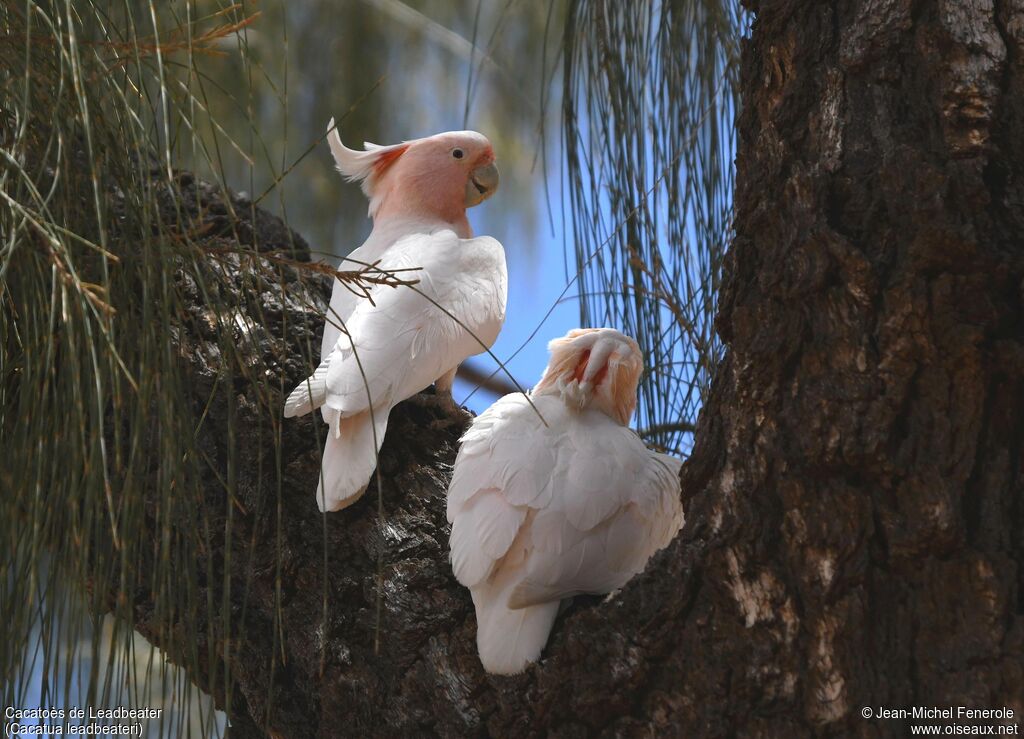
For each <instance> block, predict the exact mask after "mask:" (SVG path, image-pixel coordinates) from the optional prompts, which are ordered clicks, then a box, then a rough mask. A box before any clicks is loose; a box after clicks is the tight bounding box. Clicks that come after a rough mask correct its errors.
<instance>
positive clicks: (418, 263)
mask: <svg viewBox="0 0 1024 739" xmlns="http://www.w3.org/2000/svg"><path fill="white" fill-rule="evenodd" d="M333 125H334V121H333V120H332V121H331V122H330V124H328V130H330V129H331V128H333ZM328 142H329V144H330V148H331V153H332V154H333V155H334V160H335V162H336V164H337V167H338V170H339V171H340V172H341V173H342V174H343V175H345V176H346V177H347V178H348V179H349V180H354V181H360V182H361V183H362V188H363V192H364V193H365V194H366V196H367V197H368V198H369V200H370V216H371V217H372V218H373V231H372V233H371V234H370V236H369V238H368V239H367V240H366V242H365V243H364V244H363V245H362V246H360V247H359V248H358V249H356V250H355V251H353V252H352V253H351V254H349V256H348V257H347V258H346V261H347V262H348V264H346V263H345V261H343V263H342V265H341V269H359V268H361V267H362V266H364V265H367V264H372V263H375V262H376V263H377V268H378V269H380V270H382V271H385V272H394V271H396V270H409V269H415V270H417V271H414V272H404V271H403V272H398V274H397V275H396V276H397V277H399V278H402V279H416V280H418V281H419V282H418V283H417V284H416V285H415V286H414V287H407V286H399V287H389V286H385V285H377V286H375V287H374V288H372V289H371V291H370V296H369V299H367V298H365V297H360V296H357V295H355V294H354V293H353V292H352V291H350V290H349V289H347V288H346V287H345V286H344V285H342V284H340V283H335V285H334V292H333V294H332V296H331V304H330V309H329V311H328V315H327V321H326V325H325V326H324V337H323V343H322V346H321V363H320V366H319V367H317V369H316V371H315V372H314V373H313V374H312V375H311V376H310V377H309V378H308V379H307V380H306V381H304V382H302V383H301V384H300V385H299V386H298V387H297V388H295V390H294V391H292V393H291V395H289V396H288V399H287V400H286V401H285V412H284V415H285V416H286V417H291V416H298V415H303V414H305V413H309V412H310V411H311V410H313V409H315V408H320V409H321V413H322V414H323V418H324V420H325V421H326V422H327V424H328V425H329V427H330V430H329V433H328V437H327V441H326V443H325V445H324V453H323V462H322V465H321V475H320V484H319V486H318V489H317V503H318V505H319V506H320V509H321V510H322V511H336V510H340V509H342V508H345V507H346V506H349V505H351V504H352V503H354V502H355V501H357V500H358V499H359V497H360V496H361V495H362V493H363V491H364V490H365V489H366V486H367V484H368V483H369V481H370V478H371V476H372V474H373V470H374V468H375V467H376V465H377V452H378V451H379V450H380V446H381V443H382V442H383V440H384V433H385V431H386V429H387V423H388V414H389V413H390V411H391V408H392V407H393V406H394V405H396V404H397V403H399V402H400V401H402V400H405V399H406V398H408V397H410V396H411V395H414V394H415V393H417V392H419V391H421V390H423V389H424V388H426V387H427V386H429V385H430V384H431V383H434V384H435V386H436V387H437V389H438V391H440V392H442V393H450V392H451V386H452V381H453V379H454V377H455V371H456V369H458V366H459V364H460V363H461V362H462V361H463V360H464V359H466V358H467V357H469V356H470V355H473V354H479V353H480V352H482V351H486V349H488V348H489V347H490V346H491V344H493V343H494V340H495V339H496V338H497V336H498V331H499V330H500V329H501V326H502V323H503V322H504V320H505V298H506V290H507V276H506V270H505V252H504V250H503V249H502V247H501V244H499V243H498V242H497V241H496V240H495V239H492V238H490V237H488V236H480V237H477V238H472V231H471V230H470V227H469V222H468V221H467V220H466V208H469V207H472V206H474V205H477V204H478V203H480V202H482V201H483V200H485V199H486V198H488V197H489V196H490V195H491V194H492V193H493V192H494V191H495V189H496V188H497V186H498V170H497V168H496V167H495V165H494V152H493V150H492V149H491V145H490V143H489V142H488V141H487V139H486V138H485V137H484V136H482V135H481V134H479V133H476V132H474V131H454V132H449V133H441V134H437V135H436V136H430V137H429V138H424V139H416V140H415V141H407V142H404V143H402V144H397V145H395V146H377V145H375V144H370V143H367V144H364V147H365V151H353V150H352V149H349V148H347V147H345V146H344V145H343V144H342V143H341V139H340V137H339V136H338V134H337V131H333V132H332V133H331V134H330V135H329V136H328Z"/></svg>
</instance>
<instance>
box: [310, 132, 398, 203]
mask: <svg viewBox="0 0 1024 739" xmlns="http://www.w3.org/2000/svg"><path fill="white" fill-rule="evenodd" d="M331 129H334V130H331ZM327 130H328V131H330V133H329V134H327V143H328V144H329V145H330V147H331V155H332V156H333V157H334V164H335V166H337V168H338V171H339V172H341V174H343V175H344V176H345V179H347V180H348V181H349V182H359V183H360V185H361V186H362V188H363V193H364V194H365V195H366V197H367V198H369V199H370V215H373V214H374V213H375V212H376V211H377V207H379V205H380V202H379V200H380V198H379V195H378V194H377V185H378V183H380V181H381V180H382V179H383V178H384V175H386V174H387V172H388V170H389V169H390V168H391V166H392V165H393V164H394V163H395V162H396V161H398V158H399V157H400V156H402V154H404V153H405V152H406V151H407V150H408V149H409V147H410V146H411V145H412V143H411V142H409V141H403V142H402V143H400V144H393V145H391V146H379V145H378V144H372V143H370V142H369V141H364V142H363V148H364V149H365V151H356V150H355V149H349V148H348V147H347V146H345V144H343V143H342V142H341V136H339V135H338V129H337V128H334V119H333V118H331V120H330V122H329V123H328V124H327ZM375 201H377V202H375Z"/></svg>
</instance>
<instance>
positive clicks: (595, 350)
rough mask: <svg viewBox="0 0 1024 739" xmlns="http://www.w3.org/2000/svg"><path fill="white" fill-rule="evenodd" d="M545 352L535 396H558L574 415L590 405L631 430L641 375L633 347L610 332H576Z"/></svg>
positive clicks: (633, 343)
mask: <svg viewBox="0 0 1024 739" xmlns="http://www.w3.org/2000/svg"><path fill="white" fill-rule="evenodd" d="M548 351H550V352H551V361H550V362H548V366H547V368H546V369H545V370H544V376H543V377H541V380H540V382H539V383H538V384H537V387H536V388H535V389H534V391H533V392H534V394H536V395H541V394H555V393H557V394H560V395H561V396H562V399H563V400H564V401H565V403H566V404H567V405H569V406H570V407H572V408H576V409H577V410H583V409H584V408H586V407H587V406H589V405H590V404H591V403H593V404H594V405H595V406H596V407H597V408H598V409H600V410H602V411H604V412H605V413H606V414H607V415H609V416H611V417H612V418H614V419H615V420H617V421H618V422H619V423H621V424H622V425H623V426H626V425H628V424H629V419H630V417H631V416H632V415H633V411H634V410H635V409H636V386H637V383H638V382H639V380H640V374H641V373H642V372H643V369H644V366H643V359H642V358H641V354H640V346H639V345H638V344H637V343H636V341H634V340H633V339H632V338H630V337H629V336H626V335H625V334H623V333H620V332H619V331H616V330H615V329H611V328H578V329H573V330H572V331H570V332H569V333H568V334H566V335H565V336H564V337H563V338H561V339H554V340H553V341H551V342H550V343H549V344H548Z"/></svg>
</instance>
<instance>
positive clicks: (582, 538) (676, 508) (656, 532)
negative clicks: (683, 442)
mask: <svg viewBox="0 0 1024 739" xmlns="http://www.w3.org/2000/svg"><path fill="white" fill-rule="evenodd" d="M637 441H638V443H639V440H637ZM640 447H641V448H642V447H643V445H642V444H640ZM632 452H633V454H634V455H635V457H634V459H633V460H630V462H632V463H630V462H626V463H625V467H626V468H627V469H631V470H632V479H631V480H630V479H623V477H618V478H617V479H615V480H614V485H615V486H616V487H618V488H619V490H624V491H626V492H625V495H623V496H622V502H621V503H620V505H619V506H618V507H617V508H616V509H615V510H614V511H612V513H611V514H610V515H609V516H608V517H607V518H605V519H603V520H602V521H600V522H599V523H598V524H597V525H596V526H593V527H592V528H589V529H588V528H581V526H580V524H579V523H578V521H579V519H578V517H575V516H574V515H573V514H571V513H570V512H569V509H568V508H565V509H562V510H558V509H557V508H556V507H552V508H550V509H548V510H546V511H544V512H542V513H539V514H538V515H537V516H536V518H535V519H534V520H533V522H532V525H531V529H532V531H531V540H532V543H533V550H532V552H531V554H530V557H529V560H528V562H527V564H526V572H525V575H524V577H523V579H522V580H521V581H520V583H519V584H518V585H517V586H516V587H515V588H514V589H513V590H512V592H511V594H510V595H509V600H508V607H509V608H513V609H516V608H525V607H527V606H531V605H536V604H539V603H548V602H551V601H554V600H560V599H562V598H569V597H572V596H574V595H581V594H583V593H608V592H611V591H612V590H616V589H618V588H621V587H622V586H623V585H625V584H626V583H627V582H628V581H629V580H630V579H631V578H632V577H633V576H634V575H636V574H638V573H640V572H641V571H643V569H644V567H645V566H646V565H647V561H648V560H649V559H650V557H651V555H653V554H654V553H655V552H657V551H658V550H659V549H661V548H663V547H665V546H666V545H667V544H668V543H669V542H670V541H671V540H672V537H674V536H675V535H676V533H677V532H678V531H679V528H680V526H682V523H683V515H682V505H681V503H680V499H679V466H680V463H679V462H678V460H672V459H671V458H667V457H666V459H667V460H670V461H671V463H669V462H668V461H666V459H661V457H665V455H658V454H656V453H654V452H650V451H649V450H647V449H646V448H642V449H634V450H632ZM622 456H625V455H622ZM637 462H642V464H636V463H637ZM609 482H612V481H611V480H610V481H609ZM574 519H575V521H576V522H574Z"/></svg>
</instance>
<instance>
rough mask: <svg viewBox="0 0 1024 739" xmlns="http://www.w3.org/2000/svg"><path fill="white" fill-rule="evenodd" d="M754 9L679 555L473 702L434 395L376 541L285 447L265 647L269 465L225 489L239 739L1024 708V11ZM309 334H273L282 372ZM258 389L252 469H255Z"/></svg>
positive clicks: (835, 720)
mask: <svg viewBox="0 0 1024 739" xmlns="http://www.w3.org/2000/svg"><path fill="white" fill-rule="evenodd" d="M750 5H751V6H752V7H751V9H752V10H754V11H756V13H757V20H756V23H755V24H754V27H753V32H752V36H751V38H750V39H749V41H747V42H746V43H745V48H744V51H743V65H742V87H743V111H742V114H741V116H740V119H739V121H738V125H739V131H740V150H739V157H738V162H737V167H738V172H737V182H738V189H737V192H736V237H735V241H734V243H733V245H732V248H731V250H730V252H729V257H728V263H727V265H726V269H725V277H726V281H725V287H724V290H723V294H722V296H721V301H720V302H721V314H720V316H719V318H718V326H719V330H720V332H721V335H722V336H723V338H724V340H725V342H726V344H727V346H728V353H727V356H726V359H725V362H724V365H723V366H722V368H721V370H720V372H719V374H718V377H717V380H716V382H715V384H714V387H713V390H712V394H711V397H710V398H709V400H708V402H707V404H706V406H705V409H704V412H703V413H702V415H701V420H700V424H699V427H698V429H697V433H696V445H695V448H694V451H693V455H692V457H691V459H690V460H689V462H688V463H687V465H686V466H685V468H684V472H683V495H684V501H685V504H686V509H687V522H686V525H685V527H684V529H683V531H682V533H681V535H680V536H679V537H678V539H677V540H676V541H675V542H674V544H673V545H672V546H671V547H670V548H669V549H668V550H666V551H665V552H663V553H661V554H660V555H659V556H658V557H656V558H655V559H654V560H653V562H652V563H651V565H650V566H649V567H648V571H647V572H646V573H645V574H643V575H642V576H640V577H638V578H637V579H636V580H634V581H633V582H632V583H630V584H629V585H628V586H627V587H626V588H625V589H624V590H623V591H621V592H620V593H618V594H616V595H615V596H613V597H611V598H609V599H597V598H593V599H586V600H585V601H584V602H579V603H577V604H576V605H575V606H574V607H573V608H572V609H570V610H569V611H568V612H567V613H566V614H565V615H564V616H563V617H562V618H560V619H559V622H558V623H557V624H556V627H555V630H554V633H553V635H552V638H551V640H550V642H549V645H548V648H547V650H546V653H545V657H544V659H543V661H542V662H541V663H540V664H539V665H537V666H535V667H533V668H531V669H530V670H529V671H527V672H526V673H525V674H524V675H522V676H519V677H513V678H499V677H490V676H487V675H485V674H483V672H482V671H481V668H480V666H479V662H478V661H477V658H476V654H475V645H474V628H475V627H474V619H473V615H472V608H471V604H470V600H469V597H468V594H467V593H466V592H465V591H464V590H463V589H461V588H460V587H459V586H458V585H457V583H456V582H455V581H454V579H453V578H452V576H451V573H450V569H449V567H448V564H447V557H446V541H447V529H446V526H445V523H444V514H443V495H444V492H443V491H444V487H445V483H446V477H447V474H448V465H449V464H450V462H451V461H452V459H453V456H454V452H455V442H456V438H457V436H458V433H459V431H460V430H461V429H462V428H463V426H464V423H465V420H466V418H465V416H464V415H461V414H458V413H454V412H452V411H450V410H448V409H446V407H445V406H444V404H442V403H439V402H438V401H437V400H436V399H433V398H431V397H430V396H420V397H418V398H416V399H413V400H412V401H410V402H408V403H405V404H403V405H402V406H401V407H399V408H398V409H396V411H395V412H394V413H393V415H392V419H393V420H392V424H391V427H390V428H389V430H388V437H387V442H386V443H385V446H384V450H383V453H382V461H381V465H382V472H383V475H382V478H383V481H384V486H383V487H384V490H383V496H382V499H381V501H382V510H383V516H381V514H380V512H378V507H377V493H376V490H375V487H371V489H370V491H369V492H368V493H367V495H366V497H365V498H364V500H363V501H362V502H361V503H359V504H358V505H356V506H354V507H353V508H352V509H350V510H347V511H345V512H342V513H339V514H334V515H331V516H328V517H327V518H326V521H324V520H323V519H321V517H320V516H319V514H317V512H316V509H315V505H314V501H313V495H312V491H313V489H314V488H315V477H316V474H317V472H316V471H317V458H318V451H317V443H316V439H315V433H314V429H313V426H312V425H311V421H310V420H309V419H304V420H300V421H297V422H287V423H285V424H283V426H281V429H282V443H283V451H282V466H283V469H284V471H285V475H284V476H285V481H286V484H285V486H284V489H283V491H282V506H281V511H280V526H281V537H282V538H281V541H282V557H283V559H282V562H281V568H282V573H283V584H284V587H283V598H282V602H281V606H280V613H281V622H280V624H277V622H276V620H275V619H276V617H275V612H276V611H275V606H274V602H275V599H274V589H275V582H276V580H275V572H276V567H277V564H276V562H275V557H276V546H275V544H274V542H275V537H276V535H277V523H276V517H277V516H278V513H277V510H276V499H275V498H274V497H273V496H274V493H273V491H274V489H275V486H274V484H272V476H273V470H265V469H264V470H262V471H261V470H259V469H258V467H257V465H255V464H254V465H250V466H247V467H242V468H240V469H239V473H238V474H239V485H238V487H239V498H240V502H241V504H242V507H243V508H244V511H246V512H244V513H243V512H239V513H237V514H236V515H235V518H234V524H233V529H232V540H233V542H234V545H233V546H234V547H235V548H237V550H239V551H243V550H244V551H247V550H248V549H247V545H248V543H249V542H252V541H255V542H257V544H258V545H257V546H256V547H255V549H254V551H255V552H256V554H255V558H254V559H253V560H252V561H251V562H250V561H248V560H246V559H245V558H235V559H233V560H232V563H231V565H230V568H231V571H230V573H229V574H230V576H231V579H232V582H235V583H237V584H238V587H237V589H236V591H235V592H237V593H241V592H242V591H243V588H242V587H241V585H242V584H243V583H245V582H249V583H250V585H249V588H250V590H249V598H248V602H247V603H246V604H245V607H244V626H245V629H244V636H242V635H240V634H239V635H232V637H233V639H234V641H232V642H231V643H232V647H233V649H232V650H229V654H230V657H229V659H228V661H229V663H230V664H229V666H230V668H231V671H232V674H233V677H234V680H235V681H236V685H237V689H236V690H235V691H234V693H233V700H232V702H231V703H230V705H227V706H226V708H227V709H228V710H229V712H230V713H231V714H232V716H233V717H234V720H235V721H236V729H235V733H236V734H238V735H245V736H248V735H250V733H254V734H255V733H259V732H260V731H261V728H258V727H264V728H265V729H266V731H267V732H268V733H272V734H274V735H275V736H283V737H312V736H324V737H328V736H357V735H359V736H361V735H372V736H399V735H402V736H414V735H441V736H483V735H493V736H513V737H526V736H540V735H546V734H550V735H554V736H565V737H572V736H592V735H609V736H610V735H623V736H651V735H657V736H684V735H685V736H716V737H718V736H720V737H727V736H764V737H779V736H816V735H822V736H825V735H828V736H832V735H857V736H875V735H879V736H902V735H904V734H905V733H907V731H908V724H909V723H911V722H908V721H900V720H879V719H868V720H866V719H864V718H862V717H861V708H862V707H863V706H872V707H878V706H883V707H892V708H910V707H912V706H915V705H919V706H973V707H980V708H998V707H1002V706H1007V707H1010V708H1013V709H1014V710H1015V711H1016V713H1017V718H1018V719H1019V717H1020V716H1021V714H1022V713H1024V621H1022V609H1024V604H1022V600H1021V588H1022V585H1024V570H1022V567H1021V565H1022V564H1024V544H1022V538H1021V535H1020V531H1021V529H1022V528H1024V503H1022V496H1021V493H1022V484H1024V470H1022V459H1024V457H1022V440H1024V420H1022V418H1024V414H1022V413H1021V410H1022V408H1024V345H1022V344H1024V341H1022V329H1021V326H1022V318H1024V317H1022V315H1021V313H1022V300H1024V248H1022V246H1024V244H1022V242H1024V2H1022V0H970V1H963V2H954V1H953V0H938V1H937V2H924V1H918V2H911V0H859V1H850V2H794V1H789V2H784V1H779V2H767V1H765V2H760V3H754V2H751V3H750ZM319 299H321V300H322V296H320V298H319ZM303 311H306V313H305V314H303ZM308 311H309V308H308V307H302V306H295V305H283V306H281V307H280V311H279V312H280V315H281V317H282V318H281V320H289V321H290V322H291V323H292V324H294V325H302V323H303V320H305V319H308V317H309V314H308ZM309 330H312V329H309ZM314 333H315V332H314ZM311 338H312V337H311V336H310V335H302V334H301V332H299V333H298V335H294V334H293V335H292V337H291V339H290V341H291V342H292V345H272V342H273V341H276V340H274V339H272V338H270V335H269V334H268V337H267V338H266V341H267V342H270V343H268V346H267V352H268V355H273V356H277V357H292V358H297V357H300V356H301V353H300V352H298V351H297V350H296V347H298V346H299V345H300V344H301V342H305V341H308V340H310V339H311ZM299 364H300V363H299V362H297V361H296V360H294V359H293V360H289V361H288V362H285V363H283V364H281V365H280V371H281V374H282V377H283V382H282V384H283V385H284V386H286V387H287V386H290V385H291V384H292V383H294V382H296V381H298V380H299V379H301V377H302V376H303V375H304V374H305V372H306V371H307V370H308V369H310V367H300V366H298V365H299ZM216 372H217V368H216V367H215V366H214V367H210V366H205V367H197V368H196V376H197V378H199V380H202V381H203V382H211V381H212V377H213V376H214V375H215V374H216ZM203 378H205V379H203ZM197 386H198V385H197ZM252 392H253V391H252V390H251V389H248V388H245V387H239V388H238V407H237V409H236V411H235V412H236V413H237V414H238V415H239V418H240V419H241V420H242V421H243V423H244V422H248V423H250V424H251V425H252V428H253V429H254V431H253V433H251V434H249V433H245V434H242V435H240V436H239V438H238V444H239V446H240V449H241V450H242V451H241V456H242V458H243V459H246V458H249V459H256V458H258V454H257V453H258V450H259V449H261V448H264V449H266V448H269V445H271V444H272V443H273V441H274V440H273V437H272V434H271V431H270V429H271V428H272V427H273V424H271V423H269V422H268V421H267V420H266V419H263V420H262V422H261V419H260V414H262V413H265V411H264V410H262V406H261V405H260V404H259V403H258V402H256V401H255V400H254V399H253V398H252V397H251V394H252ZM204 397H205V396H204ZM217 410H218V409H216V408H215V409H212V410H211V412H210V413H209V414H208V419H209V420H208V421H207V426H206V427H205V431H204V432H205V433H207V434H209V435H210V437H209V439H208V440H207V441H208V443H209V444H211V449H213V450H214V459H217V457H216V450H217V449H218V447H217V441H216V439H217V438H223V437H218V434H221V435H222V434H224V433H225V429H224V428H223V425H222V424H223V423H224V422H223V421H221V420H218V413H217V412H216V411H217ZM218 424H220V425H218ZM247 455H248V456H247ZM216 490H217V486H216V485H213V484H211V485H210V490H209V493H208V495H207V498H206V504H207V505H209V508H210V511H211V512H216V511H223V510H224V506H223V500H222V493H221V494H220V495H221V497H220V498H218V493H217V492H216ZM267 496H270V497H269V498H268V497H267ZM257 511H259V512H260V513H259V514H257V513H255V512H257ZM214 520H215V517H214ZM214 530H216V529H214ZM325 540H326V552H327V557H328V564H327V566H326V568H325V567H324V565H323V557H324V542H325ZM260 544H262V546H260ZM217 545H218V546H223V541H219V543H217ZM325 579H326V588H325V585H324V582H325ZM378 581H379V582H378ZM222 584H223V583H222V580H221V579H219V578H212V579H211V580H210V581H209V582H206V583H204V584H203V587H204V588H210V589H211V591H210V594H211V597H212V601H211V602H214V603H219V602H220V594H221V590H220V588H221V587H222ZM378 585H379V587H378ZM325 592H326V599H327V607H326V614H325V613H324V606H323V594H324V593H325ZM378 599H379V600H378ZM199 602H206V601H205V599H204V598H201V599H200V601H199ZM144 603H145V594H142V595H141V596H140V601H139V604H138V608H137V614H138V618H139V621H140V624H141V626H142V628H143V630H145V627H146V623H147V621H146V611H145V607H144ZM378 603H379V619H378ZM233 606H234V607H235V608H237V610H238V613H239V614H242V613H243V604H242V603H241V602H240V601H239V602H233ZM212 615H213V614H206V616H207V617H210V616H212ZM241 621H242V616H241V615H240V616H239V619H238V620H237V622H238V623H240V622H241ZM378 623H379V629H378ZM275 630H276V631H277V632H278V633H279V634H281V635H283V643H281V644H277V648H276V650H275V648H274V645H275V643H276V642H275V640H274V633H275ZM378 634H379V635H380V641H379V649H377V648H375V643H376V639H377V636H378ZM150 636H151V637H152V638H154V639H156V640H157V641H158V642H159V641H161V639H162V637H161V635H160V634H158V633H150ZM225 636H227V635H225ZM163 642H164V644H166V643H167V640H166V639H163ZM199 653H200V654H205V645H200V649H199ZM222 653H223V650H222ZM272 665H273V666H274V670H273V684H272V687H271V684H270V682H271V677H270V676H271V666H272ZM193 677H194V678H195V679H196V680H197V682H199V683H200V684H201V685H204V687H207V688H208V689H211V690H213V691H214V693H215V694H216V695H218V696H219V698H220V699H221V700H222V701H223V700H224V699H225V693H224V691H223V690H222V688H220V687H218V685H217V684H214V685H211V684H209V676H208V674H198V675H193ZM215 682H216V681H215ZM268 695H269V696H272V697H271V699H270V700H268ZM988 723H991V722H988Z"/></svg>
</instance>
